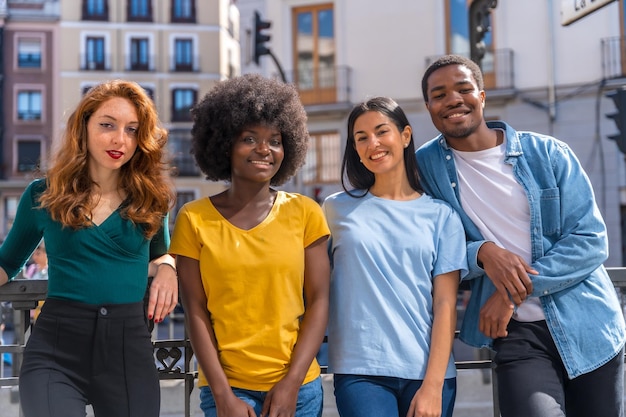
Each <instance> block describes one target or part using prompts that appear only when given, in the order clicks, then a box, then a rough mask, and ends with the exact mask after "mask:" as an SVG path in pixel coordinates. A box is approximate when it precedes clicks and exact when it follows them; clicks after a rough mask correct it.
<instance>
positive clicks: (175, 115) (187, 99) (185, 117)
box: [172, 88, 198, 122]
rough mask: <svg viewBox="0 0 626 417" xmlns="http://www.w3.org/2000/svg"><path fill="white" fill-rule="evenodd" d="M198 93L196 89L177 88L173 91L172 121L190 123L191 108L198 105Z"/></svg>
mask: <svg viewBox="0 0 626 417" xmlns="http://www.w3.org/2000/svg"><path fill="white" fill-rule="evenodd" d="M197 97H198V92H197V90H196V89H194V88H175V89H173V90H172V121H173V122H190V121H191V107H193V105H194V104H195V103H196V98H197Z"/></svg>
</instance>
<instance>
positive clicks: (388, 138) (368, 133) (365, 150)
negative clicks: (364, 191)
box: [354, 111, 411, 175]
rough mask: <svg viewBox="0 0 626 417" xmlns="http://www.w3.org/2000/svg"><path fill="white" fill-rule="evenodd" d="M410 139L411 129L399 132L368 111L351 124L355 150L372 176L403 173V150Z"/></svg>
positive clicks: (382, 117)
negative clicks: (352, 125)
mask: <svg viewBox="0 0 626 417" xmlns="http://www.w3.org/2000/svg"><path fill="white" fill-rule="evenodd" d="M410 139H411V128H410V127H409V126H405V127H404V129H403V130H402V131H400V130H399V129H398V127H397V126H396V125H395V124H394V123H393V122H392V121H391V120H390V119H389V117H387V116H385V115H384V114H382V113H380V112H377V111H367V112H365V113H363V114H362V115H361V116H359V117H358V118H357V119H356V120H355V122H354V147H355V149H356V152H357V154H358V155H359V158H360V159H361V163H363V165H365V167H366V168H367V169H368V170H370V171H371V172H372V173H374V175H381V174H388V173H404V172H405V168H404V149H405V148H406V146H408V144H409V141H410Z"/></svg>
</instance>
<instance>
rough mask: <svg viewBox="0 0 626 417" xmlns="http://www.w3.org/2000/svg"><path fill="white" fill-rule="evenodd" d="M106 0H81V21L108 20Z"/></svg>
mask: <svg viewBox="0 0 626 417" xmlns="http://www.w3.org/2000/svg"><path fill="white" fill-rule="evenodd" d="M108 19H109V2H108V0H83V20H108Z"/></svg>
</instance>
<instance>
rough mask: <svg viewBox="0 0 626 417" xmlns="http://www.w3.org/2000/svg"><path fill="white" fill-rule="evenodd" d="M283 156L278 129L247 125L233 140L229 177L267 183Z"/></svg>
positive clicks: (275, 171) (283, 151)
mask: <svg viewBox="0 0 626 417" xmlns="http://www.w3.org/2000/svg"><path fill="white" fill-rule="evenodd" d="M284 158H285V149H284V148H283V141H282V137H281V134H280V131H279V130H278V129H276V128H275V127H272V126H267V125H263V124H259V125H253V126H248V127H246V128H245V129H244V130H243V131H242V132H241V134H240V135H239V136H238V137H237V138H235V140H234V142H233V149H232V154H231V170H232V175H231V177H232V180H236V179H244V180H248V181H254V182H269V181H271V179H272V177H274V175H275V174H276V173H277V172H278V170H279V169H280V165H281V164H282V162H283V159H284Z"/></svg>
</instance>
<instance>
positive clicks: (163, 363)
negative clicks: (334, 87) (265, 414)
mask: <svg viewBox="0 0 626 417" xmlns="http://www.w3.org/2000/svg"><path fill="white" fill-rule="evenodd" d="M607 269H608V272H609V275H610V277H611V280H612V281H613V283H614V285H615V288H616V291H618V294H619V296H620V300H621V304H622V310H623V311H626V296H625V294H626V268H607ZM47 288H48V282H47V281H46V280H34V279H16V280H14V281H11V282H9V283H7V284H5V285H3V286H0V303H11V306H12V309H13V310H14V311H15V317H16V320H14V323H15V328H14V335H15V341H14V342H12V343H8V344H4V345H0V358H1V357H2V356H3V355H4V354H5V353H8V354H11V355H12V358H13V361H12V366H11V369H12V374H13V375H10V376H5V375H3V374H2V373H0V387H10V386H17V385H18V376H17V375H18V371H19V368H20V366H21V358H22V352H23V350H24V346H25V343H26V340H27V339H28V336H29V335H30V330H31V315H30V311H31V310H33V309H35V308H36V307H37V304H38V302H39V301H41V300H44V299H45V297H46V293H47ZM169 319H170V322H174V321H176V320H180V321H184V315H183V313H182V312H180V313H178V312H174V313H172V314H171V315H170V318H169ZM170 329H171V328H170ZM158 330H159V329H158V328H157V327H155V328H154V329H153V338H154V341H153V346H154V357H155V363H156V364H157V365H156V366H157V370H158V372H159V377H160V379H161V380H182V381H184V396H185V398H184V408H185V410H184V412H185V417H190V416H191V415H192V412H191V409H190V407H191V405H190V404H191V402H190V398H191V392H192V390H193V387H194V383H195V379H196V378H197V376H198V374H197V371H196V366H195V363H194V361H193V351H192V349H191V344H190V343H189V340H188V338H187V335H186V332H185V333H184V334H183V335H182V336H180V335H174V334H173V332H172V331H171V330H170V331H169V332H166V333H168V336H169V338H164V339H160V340H159V338H158V336H159V335H160V334H162V333H163V332H162V331H158ZM0 362H2V360H1V359H0ZM181 365H182V366H181ZM456 366H457V369H459V370H466V369H481V370H491V381H492V391H493V416H494V417H499V416H500V410H499V404H498V396H497V384H496V383H495V378H496V375H495V373H494V372H493V366H492V363H491V360H490V359H479V360H464V361H457V362H456ZM325 371H326V370H325V368H323V372H325Z"/></svg>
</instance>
